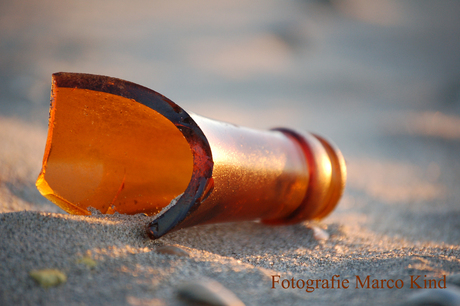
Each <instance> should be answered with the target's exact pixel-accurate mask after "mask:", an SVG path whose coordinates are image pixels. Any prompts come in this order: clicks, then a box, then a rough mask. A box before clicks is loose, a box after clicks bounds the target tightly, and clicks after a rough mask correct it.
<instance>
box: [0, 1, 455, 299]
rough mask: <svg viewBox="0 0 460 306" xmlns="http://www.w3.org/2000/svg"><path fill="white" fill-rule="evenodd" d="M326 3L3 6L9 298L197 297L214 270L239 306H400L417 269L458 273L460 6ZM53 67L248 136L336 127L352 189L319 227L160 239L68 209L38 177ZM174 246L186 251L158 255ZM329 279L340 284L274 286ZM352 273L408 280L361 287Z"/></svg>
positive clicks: (213, 229) (1, 277)
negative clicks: (98, 78)
mask: <svg viewBox="0 0 460 306" xmlns="http://www.w3.org/2000/svg"><path fill="white" fill-rule="evenodd" d="M59 3H60V2H59ZM168 3H169V2H168ZM331 3H332V4H327V3H323V2H319V1H318V2H317V1H304V2H300V1H299V2H296V1H292V2H284V1H264V2H261V1H254V2H252V3H251V4H244V3H243V2H240V1H222V2H221V3H220V4H211V3H210V2H206V1H202V2H199V3H197V4H194V5H193V6H190V5H188V4H187V2H185V1H177V2H175V4H173V3H171V4H160V3H150V2H148V3H146V2H142V1H135V2H133V3H131V4H130V5H129V6H128V5H127V4H126V3H125V2H122V1H113V2H111V4H110V6H109V5H107V4H106V3H105V2H103V1H96V2H94V1H91V2H88V3H85V2H84V1H83V2H79V3H78V4H76V3H74V4H69V3H66V4H60V5H56V3H54V2H53V1H48V2H46V1H45V2H43V3H41V4H36V3H35V2H30V3H29V2H28V1H17V2H14V3H11V4H10V3H8V4H7V3H4V4H2V9H1V10H0V11H1V13H0V22H1V24H2V26H1V27H0V29H1V30H0V47H1V48H2V50H3V51H2V52H1V53H0V54H1V55H0V79H1V80H2V82H1V85H0V89H1V90H0V262H1V264H0V304H2V305H3V304H4V305H36V304H38V305H64V304H65V305H189V302H187V301H186V300H184V299H182V298H180V297H179V295H178V289H179V288H181V286H182V284H184V283H186V282H189V281H192V282H193V281H195V282H196V281H200V280H215V281H218V282H219V283H220V284H222V285H223V286H224V287H226V288H227V289H229V290H230V291H232V292H233V293H234V294H235V295H236V296H237V297H238V298H239V299H240V300H241V301H242V302H244V303H245V304H246V305H305V304H307V303H308V304H310V305H331V304H337V305H343V304H348V305H369V304H374V305H389V304H402V303H404V302H405V301H406V300H407V299H408V298H409V297H410V296H412V295H413V294H416V293H417V292H420V291H421V289H417V288H411V276H412V277H416V276H417V275H421V278H419V281H418V284H421V285H422V286H423V279H435V280H436V281H437V285H439V284H441V285H442V283H439V280H443V277H444V275H446V276H447V277H449V276H451V275H454V274H458V273H460V244H459V242H460V189H459V188H458V186H459V185H460V161H459V159H458V156H459V152H460V136H459V135H460V127H459V124H458V122H459V120H460V99H459V98H458V97H459V96H460V95H459V93H460V85H459V84H460V83H459V78H458V71H460V70H459V69H460V61H459V58H458V54H459V52H460V39H459V37H460V35H459V34H460V33H459V29H460V27H459V24H458V23H459V21H458V12H459V11H460V7H459V5H458V4H457V2H455V1H452V2H449V1H445V2H437V1H426V2H423V3H421V4H417V3H418V1H412V2H411V1H407V2H404V4H402V3H400V2H396V1H395V2H393V1H375V2H373V3H375V4H374V5H366V4H365V3H366V2H363V3H361V2H359V1H343V2H341V3H342V4H340V3H339V2H335V1H331ZM345 4H347V5H345ZM187 5H188V6H187ZM88 7H92V10H88ZM96 12H98V13H97V14H96ZM101 12H102V13H101ZM376 12H377V13H376ZM121 14H123V15H121ZM119 16H123V18H122V19H120V17H119ZM56 71H75V72H87V73H98V74H105V75H110V76H113V77H119V78H123V79H127V80H130V81H134V82H137V83H140V84H142V85H145V86H147V87H150V88H152V89H155V90H157V91H159V92H161V93H162V94H165V95H166V96H168V97H169V98H171V99H173V100H174V101H176V102H177V103H178V104H180V105H181V106H183V107H184V108H186V109H190V110H191V111H194V112H196V113H198V114H202V115H205V116H209V117H213V118H216V119H220V120H225V121H229V122H233V123H237V124H241V125H245V126H249V127H253V128H260V129H267V128H271V127H273V126H289V127H293V128H298V129H305V130H312V131H315V132H317V133H319V134H322V135H325V136H327V137H329V138H330V139H332V140H334V141H335V142H336V143H337V145H338V146H339V148H341V150H342V151H343V153H344V156H345V159H346V161H347V167H348V182H347V188H346V191H345V194H344V196H343V198H342V200H341V202H340V203H339V205H338V207H337V209H336V210H335V211H334V212H333V213H332V214H331V215H330V216H328V217H327V218H326V219H324V220H322V221H320V222H318V223H303V224H298V225H293V226H285V227H269V226H265V225H263V224H260V223H257V222H242V223H229V224H216V225H206V226H198V227H194V228H189V229H184V230H180V231H177V232H173V233H170V234H168V235H166V236H164V237H162V238H160V239H158V240H155V241H152V240H150V239H149V238H147V237H146V235H145V225H146V224H147V223H148V221H149V218H147V217H145V216H141V215H138V216H123V215H116V216H102V215H94V216H89V217H84V216H72V215H69V214H66V213H65V212H63V211H62V210H60V209H59V208H58V207H56V206H55V205H53V204H52V203H50V202H48V201H47V200H46V199H45V198H43V197H42V196H41V195H40V194H39V193H38V191H37V190H36V189H35V186H34V184H35V179H36V177H37V176H38V173H39V171H40V168H41V159H42V156H43V150H44V145H45V140H46V133H47V126H46V125H47V109H48V99H49V98H48V96H49V93H48V92H49V86H50V84H49V79H50V76H51V73H53V72H56ZM315 228H316V231H318V230H317V229H318V228H320V229H322V230H324V231H325V232H326V233H327V234H328V235H326V236H328V238H327V239H323V240H321V239H317V238H315V230H314V229H315ZM316 237H318V235H316ZM165 245H168V246H176V247H180V248H182V249H183V250H185V251H186V252H188V255H189V256H188V257H187V256H176V255H171V254H162V253H159V252H158V251H157V247H159V246H165ZM40 269H58V270H59V271H61V272H63V273H64V274H65V275H66V277H67V280H66V282H65V283H63V284H60V285H57V286H55V287H50V288H43V287H41V286H40V285H39V284H38V283H37V282H36V281H35V280H34V279H33V278H32V277H31V276H30V275H29V274H30V272H31V271H32V270H40ZM334 275H338V276H336V277H335V279H340V281H341V285H342V288H336V287H335V288H318V289H316V288H315V290H314V291H313V292H306V290H305V288H304V289H298V288H288V289H283V288H282V286H281V283H282V281H283V280H284V279H287V280H292V278H294V279H295V281H297V280H304V281H307V280H308V279H312V280H317V279H321V280H328V281H330V285H332V278H333V277H334ZM425 275H426V276H425ZM357 276H358V277H359V278H360V280H364V279H366V277H367V276H369V281H370V282H371V281H372V279H378V280H379V282H380V283H381V281H380V280H382V279H386V280H390V279H391V280H395V281H396V280H398V279H399V280H401V282H403V283H404V285H403V287H402V288H401V289H396V288H393V289H388V288H384V289H373V288H369V289H365V288H361V287H360V286H358V287H359V288H356V284H357ZM274 280H279V283H273V281H274ZM344 280H348V281H349V283H348V285H349V287H348V288H347V289H345V288H343V285H344V284H345V285H346V282H345V283H344V282H343V281H344ZM321 282H322V281H321ZM273 284H274V285H275V289H273V288H272V286H273ZM284 284H285V285H286V284H287V282H284ZM334 284H335V286H337V283H334ZM371 284H372V283H371ZM358 285H359V284H358ZM320 287H321V286H320ZM413 287H414V285H413ZM415 287H416V286H415ZM447 287H448V288H454V285H452V284H447ZM428 290H432V289H428ZM443 290H448V289H443Z"/></svg>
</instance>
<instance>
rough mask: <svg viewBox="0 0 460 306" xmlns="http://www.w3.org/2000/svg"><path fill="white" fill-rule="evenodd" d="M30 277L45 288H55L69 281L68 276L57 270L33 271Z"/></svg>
mask: <svg viewBox="0 0 460 306" xmlns="http://www.w3.org/2000/svg"><path fill="white" fill-rule="evenodd" d="M29 275H30V276H31V277H32V278H33V279H35V280H36V281H37V283H39V284H40V286H42V287H43V288H49V287H54V286H57V285H59V284H62V283H65V282H66V281H67V276H66V275H65V274H64V273H62V272H61V271H59V270H56V269H44V270H32V271H30V273H29Z"/></svg>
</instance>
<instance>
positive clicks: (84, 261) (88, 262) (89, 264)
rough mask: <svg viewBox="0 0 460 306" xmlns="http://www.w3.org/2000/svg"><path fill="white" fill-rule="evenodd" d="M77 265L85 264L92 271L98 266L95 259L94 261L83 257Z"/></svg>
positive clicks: (88, 257)
mask: <svg viewBox="0 0 460 306" xmlns="http://www.w3.org/2000/svg"><path fill="white" fill-rule="evenodd" d="M77 263H79V264H84V265H86V266H87V267H88V268H90V269H93V268H95V267H96V266H97V262H96V261H95V260H94V259H92V258H91V257H90V256H83V257H81V258H79V259H77Z"/></svg>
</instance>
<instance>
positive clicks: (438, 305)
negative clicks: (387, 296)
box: [404, 286, 460, 306]
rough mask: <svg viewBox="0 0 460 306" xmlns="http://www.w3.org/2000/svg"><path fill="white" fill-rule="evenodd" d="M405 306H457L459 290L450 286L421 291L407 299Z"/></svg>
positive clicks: (459, 298) (459, 295) (459, 296)
mask: <svg viewBox="0 0 460 306" xmlns="http://www.w3.org/2000/svg"><path fill="white" fill-rule="evenodd" d="M404 305H405V306H422V305H424V306H459V305H460V289H457V288H456V287H455V286H451V287H450V288H447V289H425V290H421V291H419V292H417V293H415V294H414V295H412V296H411V297H409V299H407V301H406V303H405V304H404Z"/></svg>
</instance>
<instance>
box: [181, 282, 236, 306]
mask: <svg viewBox="0 0 460 306" xmlns="http://www.w3.org/2000/svg"><path fill="white" fill-rule="evenodd" d="M178 294H179V296H181V297H182V298H185V299H188V300H190V301H193V302H198V303H206V304H209V305H215V306H244V303H243V302H242V301H241V300H240V299H239V298H238V297H237V296H236V295H235V294H234V293H233V292H231V291H230V290H228V289H227V288H225V287H224V286H222V285H221V284H220V283H218V282H216V281H214V280H200V281H193V282H188V283H185V284H183V285H181V286H180V287H179V289H178Z"/></svg>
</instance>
